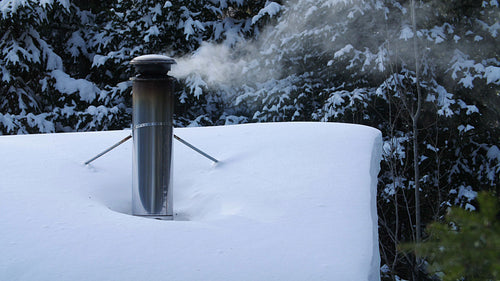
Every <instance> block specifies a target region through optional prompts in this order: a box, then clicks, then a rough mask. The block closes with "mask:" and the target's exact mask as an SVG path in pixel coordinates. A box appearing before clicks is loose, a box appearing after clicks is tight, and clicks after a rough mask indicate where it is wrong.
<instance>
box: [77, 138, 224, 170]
mask: <svg viewBox="0 0 500 281" xmlns="http://www.w3.org/2000/svg"><path fill="white" fill-rule="evenodd" d="M131 138H132V135H129V136H126V137H125V138H124V139H122V140H121V141H119V142H117V143H115V144H114V145H112V146H111V147H109V148H108V149H106V150H104V151H103V152H101V153H99V154H97V155H96V156H95V157H93V158H92V159H89V160H88V161H87V162H85V165H88V164H90V163H92V162H94V160H96V159H97V158H99V157H101V156H103V155H104V154H106V153H108V152H110V151H111V150H113V149H115V148H116V147H118V146H119V145H121V144H123V143H124V142H126V141H128V140H129V139H131ZM174 138H175V139H176V140H178V141H179V142H181V143H182V144H184V145H185V146H187V147H189V148H191V149H192V150H194V151H196V152H198V153H199V154H201V155H203V156H205V157H206V158H208V159H210V160H211V161H212V162H214V163H218V162H219V160H217V159H215V158H213V157H212V156H210V155H208V154H206V153H205V152H203V151H201V150H200V149H198V148H196V147H195V146H194V145H192V144H190V143H188V142H187V141H185V140H183V139H181V138H180V137H178V136H177V135H174Z"/></svg>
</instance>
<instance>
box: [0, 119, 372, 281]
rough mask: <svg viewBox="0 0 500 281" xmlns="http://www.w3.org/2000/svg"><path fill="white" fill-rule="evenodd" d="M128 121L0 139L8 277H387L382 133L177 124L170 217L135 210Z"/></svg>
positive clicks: (3, 266)
mask: <svg viewBox="0 0 500 281" xmlns="http://www.w3.org/2000/svg"><path fill="white" fill-rule="evenodd" d="M129 134H130V131H129V130H124V131H110V132H89V133H65V134H47V135H23V136H2V137H0V147H1V150H0V159H1V160H0V228H1V229H2V231H1V233H2V235H1V237H0V249H2V255H1V256H0V276H2V278H4V279H5V280H356V281H359V280H379V252H378V236H377V213H376V210H377V209H376V182H377V174H378V171H379V161H380V153H381V152H380V151H381V135H380V132H379V131H378V130H376V129H373V128H369V127H365V126H359V125H348V124H335V123H273V124H251V125H235V126H223V127H206V128H183V129H175V134H176V135H178V136H179V137H181V138H183V139H185V140H187V141H189V142H190V143H192V144H194V145H196V146H198V147H199V148H200V149H202V150H204V151H206V152H207V153H209V154H211V155H213V156H214V157H216V158H218V159H219V160H220V161H221V162H220V163H219V164H217V165H213V164H212V163H211V162H210V161H209V160H207V159H205V158H203V157H202V156H200V155H199V154H197V153H196V152H194V151H192V150H190V149H189V148H188V147H186V146H184V145H182V144H181V143H179V142H175V143H174V184H173V187H174V213H175V220H174V221H158V220H153V219H147V218H142V217H135V216H132V215H130V208H131V185H132V183H131V174H132V173H131V170H132V164H131V161H132V155H131V154H132V152H131V149H132V143H131V142H130V141H129V142H127V143H125V144H123V145H121V146H119V147H118V148H116V149H115V150H113V151H111V152H110V153H108V154H106V155H105V156H103V157H101V158H99V159H98V160H96V161H95V162H93V163H92V164H91V165H90V166H84V165H83V164H82V163H83V162H84V161H85V160H88V159H89V158H91V157H92V156H94V155H96V154H97V153H99V152H101V151H102V150H104V149H105V148H107V147H109V146H111V145H112V144H114V143H116V142H117V141H119V140H120V139H122V138H123V137H125V136H127V135H129Z"/></svg>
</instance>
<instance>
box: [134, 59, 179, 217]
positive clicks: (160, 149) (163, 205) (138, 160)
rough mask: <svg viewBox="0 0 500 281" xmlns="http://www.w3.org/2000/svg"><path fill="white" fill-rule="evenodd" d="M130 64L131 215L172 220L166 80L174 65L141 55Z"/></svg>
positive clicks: (170, 82) (170, 102) (170, 87)
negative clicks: (131, 75)
mask: <svg viewBox="0 0 500 281" xmlns="http://www.w3.org/2000/svg"><path fill="white" fill-rule="evenodd" d="M130 64H132V65H133V66H134V67H135V70H136V73H137V75H136V76H135V77H133V78H132V79H131V80H132V81H133V82H132V83H133V85H132V108H133V109H132V124H133V128H132V135H133V142H134V144H133V164H132V165H133V167H132V169H133V171H132V173H133V174H132V214H133V215H137V216H148V217H153V218H157V219H166V220H172V219H173V208H172V139H173V138H172V133H173V130H172V118H173V111H174V94H173V93H174V84H175V78H173V77H171V76H168V75H167V73H168V71H169V70H170V67H171V65H172V64H175V61H174V60H173V59H172V58H170V57H167V56H162V55H144V56H139V57H136V58H134V59H133V60H132V61H131V62H130Z"/></svg>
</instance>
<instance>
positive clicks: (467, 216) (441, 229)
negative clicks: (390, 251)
mask: <svg viewBox="0 0 500 281" xmlns="http://www.w3.org/2000/svg"><path fill="white" fill-rule="evenodd" d="M477 201H478V203H479V210H478V211H473V212H470V211H467V210H465V209H463V208H459V207H452V208H450V209H449V211H448V214H447V215H446V217H445V221H444V222H433V223H431V224H429V226H428V227H427V232H428V233H429V238H428V239H427V241H425V242H423V243H421V244H417V245H415V244H412V245H406V246H404V247H403V248H404V249H411V248H415V249H416V254H417V255H418V256H421V257H427V258H428V260H429V263H430V266H429V270H430V271H431V272H433V273H437V274H438V275H442V278H443V280H445V281H454V280H484V281H487V280H499V278H500V221H499V218H498V215H499V214H500V208H499V201H498V198H495V197H494V196H492V195H489V194H488V193H486V192H482V193H480V194H479V195H478V197H477Z"/></svg>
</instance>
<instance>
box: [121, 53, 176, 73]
mask: <svg viewBox="0 0 500 281" xmlns="http://www.w3.org/2000/svg"><path fill="white" fill-rule="evenodd" d="M175 63H176V62H175V60H174V59H173V58H171V57H167V56H164V55H155V54H150V55H143V56H139V57H136V58H134V59H133V60H131V61H130V64H131V65H133V66H134V67H135V70H136V72H137V73H138V74H139V76H161V75H166V74H167V73H168V71H170V67H171V65H172V64H175Z"/></svg>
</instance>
